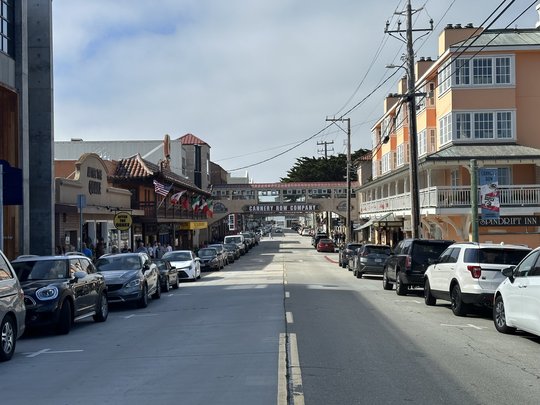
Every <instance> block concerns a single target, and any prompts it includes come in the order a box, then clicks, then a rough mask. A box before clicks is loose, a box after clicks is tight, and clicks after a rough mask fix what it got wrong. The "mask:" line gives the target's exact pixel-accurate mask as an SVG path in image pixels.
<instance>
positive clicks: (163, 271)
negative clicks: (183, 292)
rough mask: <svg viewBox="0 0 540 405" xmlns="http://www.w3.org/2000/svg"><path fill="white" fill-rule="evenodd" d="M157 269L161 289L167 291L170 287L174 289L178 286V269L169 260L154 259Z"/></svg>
mask: <svg viewBox="0 0 540 405" xmlns="http://www.w3.org/2000/svg"><path fill="white" fill-rule="evenodd" d="M154 263H155V264H156V266H157V268H158V270H159V282H160V283H161V291H167V292H168V291H169V290H170V289H171V287H172V288H174V289H175V290H176V289H178V287H180V277H178V270H177V269H176V267H174V266H173V265H172V264H171V262H170V261H168V260H166V259H154Z"/></svg>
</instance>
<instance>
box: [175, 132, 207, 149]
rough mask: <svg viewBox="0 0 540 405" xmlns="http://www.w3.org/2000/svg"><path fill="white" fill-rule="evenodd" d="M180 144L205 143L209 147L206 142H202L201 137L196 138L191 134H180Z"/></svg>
mask: <svg viewBox="0 0 540 405" xmlns="http://www.w3.org/2000/svg"><path fill="white" fill-rule="evenodd" d="M178 139H179V140H180V142H181V143H182V145H206V146H208V147H210V145H208V144H207V143H206V142H204V141H203V140H202V139H200V138H197V137H196V136H195V135H193V134H185V135H184V136H181V137H180V138H178Z"/></svg>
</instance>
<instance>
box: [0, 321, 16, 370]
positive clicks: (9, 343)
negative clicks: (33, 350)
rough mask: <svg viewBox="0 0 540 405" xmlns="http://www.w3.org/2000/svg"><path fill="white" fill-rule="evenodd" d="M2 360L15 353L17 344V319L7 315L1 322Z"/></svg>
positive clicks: (9, 357) (0, 347) (0, 348)
mask: <svg viewBox="0 0 540 405" xmlns="http://www.w3.org/2000/svg"><path fill="white" fill-rule="evenodd" d="M0 334H1V339H2V340H1V341H0V361H7V360H9V359H11V357H13V353H15V344H16V342H17V336H16V332H15V321H14V320H13V318H12V317H11V316H6V317H4V319H2V323H1V324H0Z"/></svg>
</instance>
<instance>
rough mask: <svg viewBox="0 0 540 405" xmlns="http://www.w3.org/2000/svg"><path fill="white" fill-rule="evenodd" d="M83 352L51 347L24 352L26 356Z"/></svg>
mask: <svg viewBox="0 0 540 405" xmlns="http://www.w3.org/2000/svg"><path fill="white" fill-rule="evenodd" d="M80 352H84V350H51V349H43V350H39V351H37V352H34V353H24V354H25V355H26V357H36V356H39V355H40V354H61V353H80Z"/></svg>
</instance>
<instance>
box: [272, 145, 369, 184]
mask: <svg viewBox="0 0 540 405" xmlns="http://www.w3.org/2000/svg"><path fill="white" fill-rule="evenodd" d="M368 152H369V150H367V149H359V150H357V151H356V152H354V153H352V154H351V161H352V162H354V161H355V160H356V159H358V158H359V157H360V156H363V155H364V154H366V153H368ZM346 178H347V155H345V154H343V153H341V154H339V155H337V156H330V157H329V158H327V159H325V158H324V157H320V158H315V157H311V158H309V157H305V156H304V157H301V158H298V159H296V163H295V164H294V166H293V167H292V168H291V169H290V170H289V171H288V172H287V177H282V178H281V182H282V183H292V182H306V181H314V182H315V181H320V182H324V181H345V180H346ZM351 180H353V181H354V180H356V170H354V167H351Z"/></svg>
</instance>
